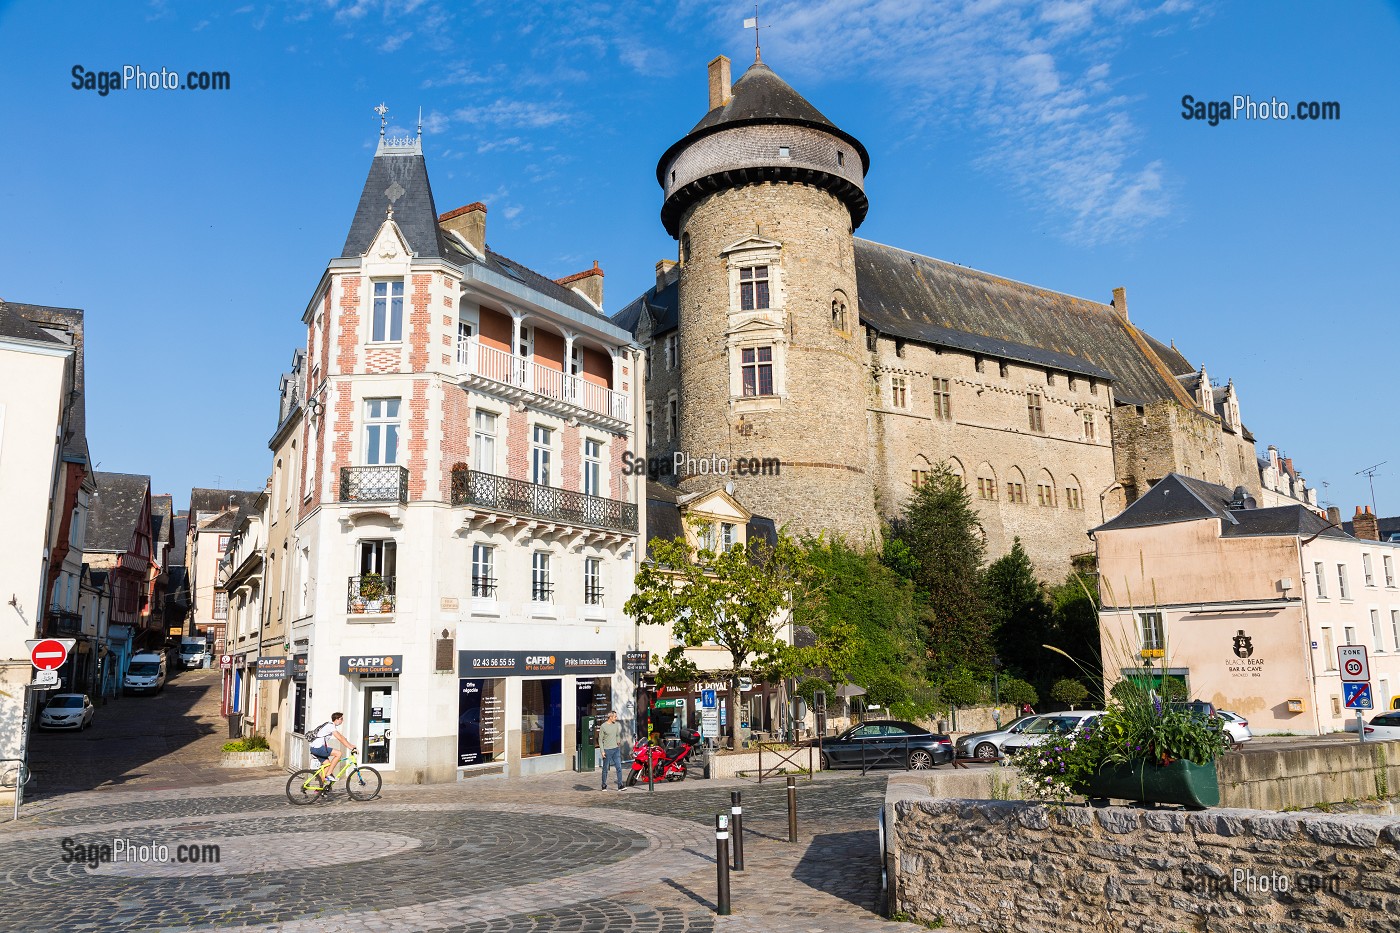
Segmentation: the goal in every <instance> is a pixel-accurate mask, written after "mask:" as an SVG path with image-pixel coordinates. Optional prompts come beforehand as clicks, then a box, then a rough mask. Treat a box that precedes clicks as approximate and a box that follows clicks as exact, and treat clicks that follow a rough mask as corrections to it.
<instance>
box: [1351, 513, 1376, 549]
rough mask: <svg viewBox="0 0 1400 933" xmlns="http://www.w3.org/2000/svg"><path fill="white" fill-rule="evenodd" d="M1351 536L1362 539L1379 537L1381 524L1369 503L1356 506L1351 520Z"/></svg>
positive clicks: (1367, 539) (1368, 539) (1371, 539)
mask: <svg viewBox="0 0 1400 933" xmlns="http://www.w3.org/2000/svg"><path fill="white" fill-rule="evenodd" d="M1351 536H1352V537H1353V538H1358V539H1360V540H1364V541H1379V540H1380V539H1381V524H1380V522H1379V521H1377V519H1376V515H1375V513H1374V512H1372V511H1371V507H1370V506H1369V505H1368V506H1365V507H1364V508H1363V507H1362V506H1359V505H1358V506H1357V507H1356V515H1355V516H1354V517H1353V518H1352V520H1351Z"/></svg>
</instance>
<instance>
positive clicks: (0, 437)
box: [0, 302, 76, 799]
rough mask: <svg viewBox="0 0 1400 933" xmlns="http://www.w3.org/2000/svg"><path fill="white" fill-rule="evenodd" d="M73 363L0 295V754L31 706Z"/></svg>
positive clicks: (15, 752)
mask: <svg viewBox="0 0 1400 933" xmlns="http://www.w3.org/2000/svg"><path fill="white" fill-rule="evenodd" d="M73 367H74V354H73V347H72V346H70V345H68V344H66V343H64V342H62V341H60V340H58V339H57V338H54V337H52V336H50V335H49V334H47V333H45V332H44V331H43V330H41V329H40V328H38V327H37V326H35V325H33V324H31V323H30V322H29V321H26V320H25V319H24V318H23V317H21V316H20V314H19V313H18V312H17V311H15V310H14V309H12V308H10V307H9V306H7V305H5V304H4V303H3V302H0V515H3V516H4V521H5V532H4V534H0V619H3V620H4V624H3V625H0V758H19V757H21V755H20V752H21V749H22V746H23V741H24V739H23V736H24V730H23V723H24V720H25V717H26V715H27V714H28V713H27V707H30V706H32V703H31V699H30V698H31V696H32V695H33V694H32V691H31V690H30V688H29V686H28V684H29V682H30V680H31V679H32V671H33V668H32V666H31V664H30V659H29V651H28V649H27V648H26V647H25V644H24V643H25V641H26V640H27V639H31V638H34V637H35V633H36V631H37V626H38V624H39V621H40V619H41V617H42V616H43V614H44V607H45V598H44V597H45V590H46V589H47V579H48V575H49V566H48V557H49V549H48V544H49V533H50V528H51V526H52V524H53V514H54V513H53V510H54V507H55V503H54V497H55V493H56V491H57V490H59V489H60V488H61V483H60V479H61V473H62V470H63V466H62V461H61V454H62V446H63V432H62V430H61V427H62V423H63V418H64V415H65V412H66V406H65V403H66V399H67V397H68V392H69V389H70V388H71V385H72V380H73ZM75 596H76V593H75ZM74 608H75V609H76V600H75V602H74ZM0 770H3V764H0ZM4 793H6V792H5V791H4V790H3V789H0V795H3V794H4ZM10 793H12V792H10ZM11 799H13V798H11Z"/></svg>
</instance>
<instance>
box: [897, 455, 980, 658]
mask: <svg viewBox="0 0 1400 933" xmlns="http://www.w3.org/2000/svg"><path fill="white" fill-rule="evenodd" d="M985 555H986V542H985V540H984V537H983V534H982V526H981V524H980V523H979V522H978V520H977V512H976V511H975V510H974V509H973V507H972V499H971V497H970V496H969V495H968V492H967V488H966V487H965V486H964V485H963V482H962V480H961V479H959V478H958V477H956V476H954V475H953V474H952V473H951V472H950V471H949V470H948V466H947V464H946V463H939V464H938V465H936V466H935V467H934V468H933V470H932V471H931V472H930V473H929V477H928V479H927V481H925V482H924V483H922V484H920V485H919V486H918V487H917V488H916V489H915V490H914V493H913V495H912V496H911V497H910V500H909V504H908V505H907V506H906V507H905V510H904V512H903V513H902V514H901V515H900V516H899V517H898V518H896V519H895V520H894V521H893V522H892V523H891V524H890V528H889V531H888V534H887V536H886V541H885V547H884V553H883V555H882V557H883V560H884V562H885V564H886V566H888V567H890V568H891V569H892V570H894V571H895V572H897V573H899V574H901V575H903V576H906V577H908V578H909V579H910V580H912V581H913V582H914V585H915V587H917V590H918V598H919V601H920V602H921V603H922V605H923V613H922V615H923V622H922V626H923V629H924V631H925V633H926V634H925V638H926V657H927V665H928V670H929V675H930V678H931V679H932V680H933V682H934V683H937V684H941V683H943V682H945V681H947V680H948V679H949V678H951V677H952V676H953V675H954V674H955V673H956V672H957V671H959V670H967V671H969V672H973V673H976V674H977V675H979V676H990V674H991V656H992V649H991V638H990V635H991V625H990V621H989V618H988V611H987V605H986V599H985V597H984V595H983V592H982V562H983V558H984V556H985Z"/></svg>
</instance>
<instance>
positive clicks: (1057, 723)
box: [1001, 709, 1103, 758]
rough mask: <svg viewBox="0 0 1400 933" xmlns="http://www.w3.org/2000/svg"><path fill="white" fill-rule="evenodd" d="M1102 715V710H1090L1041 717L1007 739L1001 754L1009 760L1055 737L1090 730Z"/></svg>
mask: <svg viewBox="0 0 1400 933" xmlns="http://www.w3.org/2000/svg"><path fill="white" fill-rule="evenodd" d="M1102 715H1103V710H1096V709H1091V710H1079V711H1076V712H1073V713H1052V714H1050V715H1048V716H1042V717H1040V721H1039V722H1037V723H1034V724H1033V725H1031V726H1030V727H1029V728H1027V729H1025V730H1023V731H1021V732H1020V733H1018V734H1016V735H1013V736H1011V737H1009V738H1008V739H1007V740H1006V742H1004V743H1003V744H1002V748H1001V753H1002V754H1003V755H1005V756H1007V757H1008V758H1009V757H1011V756H1012V755H1015V754H1016V753H1017V752H1019V751H1022V750H1023V749H1027V748H1030V747H1031V746H1033V745H1039V744H1040V743H1041V742H1047V741H1050V740H1052V739H1054V738H1055V737H1056V736H1061V735H1069V734H1070V733H1071V732H1077V731H1079V730H1080V729H1087V728H1092V727H1093V725H1094V723H1096V722H1098V720H1099V717H1100V716H1102Z"/></svg>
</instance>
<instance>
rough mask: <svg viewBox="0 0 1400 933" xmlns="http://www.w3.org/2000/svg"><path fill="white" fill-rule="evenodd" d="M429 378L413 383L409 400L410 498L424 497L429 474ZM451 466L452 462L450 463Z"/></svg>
mask: <svg viewBox="0 0 1400 933" xmlns="http://www.w3.org/2000/svg"><path fill="white" fill-rule="evenodd" d="M427 453H428V380H426V379H417V380H415V381H414V383H413V397H412V398H411V399H409V401H408V498H409V499H422V498H423V493H424V492H425V491H427V476H428V458H427ZM449 466H450V464H449Z"/></svg>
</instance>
